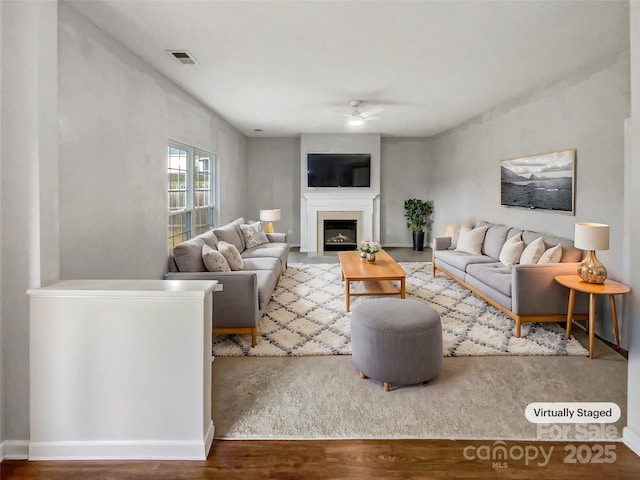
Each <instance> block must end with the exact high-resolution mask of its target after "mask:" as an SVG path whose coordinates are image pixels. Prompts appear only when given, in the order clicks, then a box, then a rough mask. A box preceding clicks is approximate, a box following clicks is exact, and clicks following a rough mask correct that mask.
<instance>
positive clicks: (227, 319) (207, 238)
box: [165, 218, 289, 346]
mask: <svg viewBox="0 0 640 480" xmlns="http://www.w3.org/2000/svg"><path fill="white" fill-rule="evenodd" d="M248 224H249V223H248V222H246V221H245V220H244V219H243V218H239V219H237V220H235V221H233V222H231V223H228V224H226V225H223V226H222V227H218V228H214V229H213V230H210V231H208V232H206V233H203V234H200V235H198V236H197V237H194V238H192V239H190V240H187V241H186V242H182V243H180V244H178V245H176V247H174V249H173V251H172V252H171V254H170V256H169V266H168V273H167V274H166V275H165V279H167V280H217V281H218V282H219V283H220V284H221V285H222V291H220V292H216V293H215V299H214V302H213V333H214V335H216V334H241V335H244V334H251V346H255V345H256V342H257V334H258V324H259V322H260V318H261V316H262V313H263V312H264V309H265V307H266V306H267V304H268V303H269V299H270V298H271V293H272V292H273V290H274V288H275V287H276V285H277V284H278V280H279V279H280V274H281V273H282V271H283V270H284V269H285V268H286V267H287V261H288V256H289V244H288V243H287V236H286V234H284V233H267V234H266V237H267V239H268V243H265V244H262V245H259V246H255V247H252V248H246V241H245V237H244V236H243V232H242V229H241V225H248ZM220 241H224V242H226V243H227V244H232V245H234V246H235V247H236V248H237V250H238V252H239V253H240V256H241V257H242V263H243V264H244V265H243V267H242V269H241V270H233V271H216V272H213V271H208V270H207V266H206V265H205V262H204V261H203V256H202V253H203V249H204V247H205V245H206V246H207V247H208V248H210V249H214V250H217V249H218V245H219V242H220Z"/></svg>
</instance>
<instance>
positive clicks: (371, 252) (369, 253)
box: [358, 240, 380, 263]
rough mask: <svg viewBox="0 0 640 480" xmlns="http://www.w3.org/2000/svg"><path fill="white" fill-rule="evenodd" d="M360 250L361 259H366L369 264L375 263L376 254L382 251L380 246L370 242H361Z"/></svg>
mask: <svg viewBox="0 0 640 480" xmlns="http://www.w3.org/2000/svg"><path fill="white" fill-rule="evenodd" d="M358 250H360V257H361V258H366V259H367V262H371V263H373V262H375V261H376V253H377V252H379V251H380V244H379V243H377V242H372V241H370V240H363V241H361V242H360V245H359V246H358Z"/></svg>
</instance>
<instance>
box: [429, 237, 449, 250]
mask: <svg viewBox="0 0 640 480" xmlns="http://www.w3.org/2000/svg"><path fill="white" fill-rule="evenodd" d="M450 246H451V237H434V239H433V250H434V251H435V250H447V249H448V248H449V247H450Z"/></svg>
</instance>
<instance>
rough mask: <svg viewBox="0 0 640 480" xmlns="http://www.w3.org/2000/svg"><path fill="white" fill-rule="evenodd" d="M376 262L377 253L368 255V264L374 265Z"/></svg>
mask: <svg viewBox="0 0 640 480" xmlns="http://www.w3.org/2000/svg"><path fill="white" fill-rule="evenodd" d="M375 261H376V254H375V253H367V262H369V263H374V262H375Z"/></svg>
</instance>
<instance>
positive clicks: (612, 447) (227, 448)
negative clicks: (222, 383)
mask: <svg viewBox="0 0 640 480" xmlns="http://www.w3.org/2000/svg"><path fill="white" fill-rule="evenodd" d="M500 454H505V455H506V456H504V457H502V459H500V460H498V459H493V458H491V457H496V458H500V457H499V455H500ZM0 478H1V479H2V480H9V479H46V480H62V479H74V480H80V479H92V480H107V479H109V480H111V479H114V480H115V479H118V480H133V479H153V480H170V479H185V480H187V479H208V478H211V479H217V478H219V479H229V480H233V479H243V480H251V479H286V480H294V479H304V480H314V479H396V478H402V479H431V478H433V479H481V478H507V479H509V478H513V479H516V478H517V479H533V478H542V479H544V480H555V479H563V480H564V479H569V478H580V480H592V479H593V480H601V479H607V478H611V479H638V478H640V457H638V456H637V455H636V454H635V453H633V452H632V451H631V450H629V448H628V447H626V446H625V445H624V444H622V443H571V444H568V443H556V442H535V443H530V442H494V441H491V440H474V441H462V440H458V441H453V440H324V441H319V440H307V441H293V440H280V441H240V440H227V441H222V440H215V441H214V443H213V447H212V450H211V453H210V455H209V459H208V460H207V461H202V462H197V461H193V462H187V461H173V462H168V461H164V462H160V461H86V462H29V461H16V460H5V461H4V462H3V463H2V464H1V465H0Z"/></svg>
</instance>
